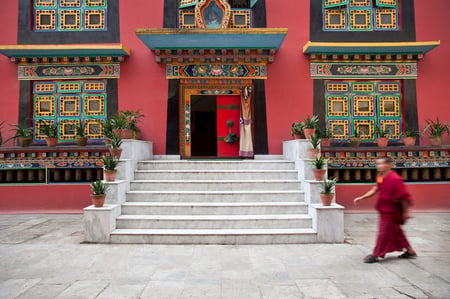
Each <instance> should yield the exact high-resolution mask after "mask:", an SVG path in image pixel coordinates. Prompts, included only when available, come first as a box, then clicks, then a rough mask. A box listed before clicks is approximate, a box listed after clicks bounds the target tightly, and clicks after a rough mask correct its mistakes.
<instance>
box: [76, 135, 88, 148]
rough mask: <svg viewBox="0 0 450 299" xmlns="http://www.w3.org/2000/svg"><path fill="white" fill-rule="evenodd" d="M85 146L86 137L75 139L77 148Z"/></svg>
mask: <svg viewBox="0 0 450 299" xmlns="http://www.w3.org/2000/svg"><path fill="white" fill-rule="evenodd" d="M86 144H87V137H86V136H81V137H80V136H79V137H77V145H78V146H86Z"/></svg>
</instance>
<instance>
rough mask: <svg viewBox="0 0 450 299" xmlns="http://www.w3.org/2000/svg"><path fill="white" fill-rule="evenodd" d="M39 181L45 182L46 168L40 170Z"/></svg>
mask: <svg viewBox="0 0 450 299" xmlns="http://www.w3.org/2000/svg"><path fill="white" fill-rule="evenodd" d="M38 181H39V183H43V182H45V169H39V170H38Z"/></svg>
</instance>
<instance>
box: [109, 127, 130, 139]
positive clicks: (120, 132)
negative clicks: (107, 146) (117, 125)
mask: <svg viewBox="0 0 450 299" xmlns="http://www.w3.org/2000/svg"><path fill="white" fill-rule="evenodd" d="M113 131H114V133H115V134H116V135H117V136H119V137H120V138H122V139H133V131H132V130H130V129H114V130H113Z"/></svg>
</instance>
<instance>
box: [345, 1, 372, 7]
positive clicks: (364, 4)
mask: <svg viewBox="0 0 450 299" xmlns="http://www.w3.org/2000/svg"><path fill="white" fill-rule="evenodd" d="M350 7H372V0H350Z"/></svg>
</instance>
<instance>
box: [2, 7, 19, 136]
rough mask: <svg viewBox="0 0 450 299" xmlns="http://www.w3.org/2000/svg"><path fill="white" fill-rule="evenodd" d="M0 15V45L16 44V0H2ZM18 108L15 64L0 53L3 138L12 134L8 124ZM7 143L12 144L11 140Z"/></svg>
mask: <svg viewBox="0 0 450 299" xmlns="http://www.w3.org/2000/svg"><path fill="white" fill-rule="evenodd" d="M1 11H2V13H1V17H0V45H15V44H17V17H18V1H17V0H10V1H2V9H1ZM18 109H19V81H18V80H17V65H15V64H14V63H11V62H10V61H9V59H8V58H7V57H5V56H3V55H0V122H2V121H4V120H6V126H5V128H3V130H2V136H3V140H6V139H7V138H9V137H10V136H12V135H13V133H12V132H9V131H8V130H9V129H10V127H9V126H8V124H17V122H18ZM8 144H12V141H11V142H9V143H8Z"/></svg>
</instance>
